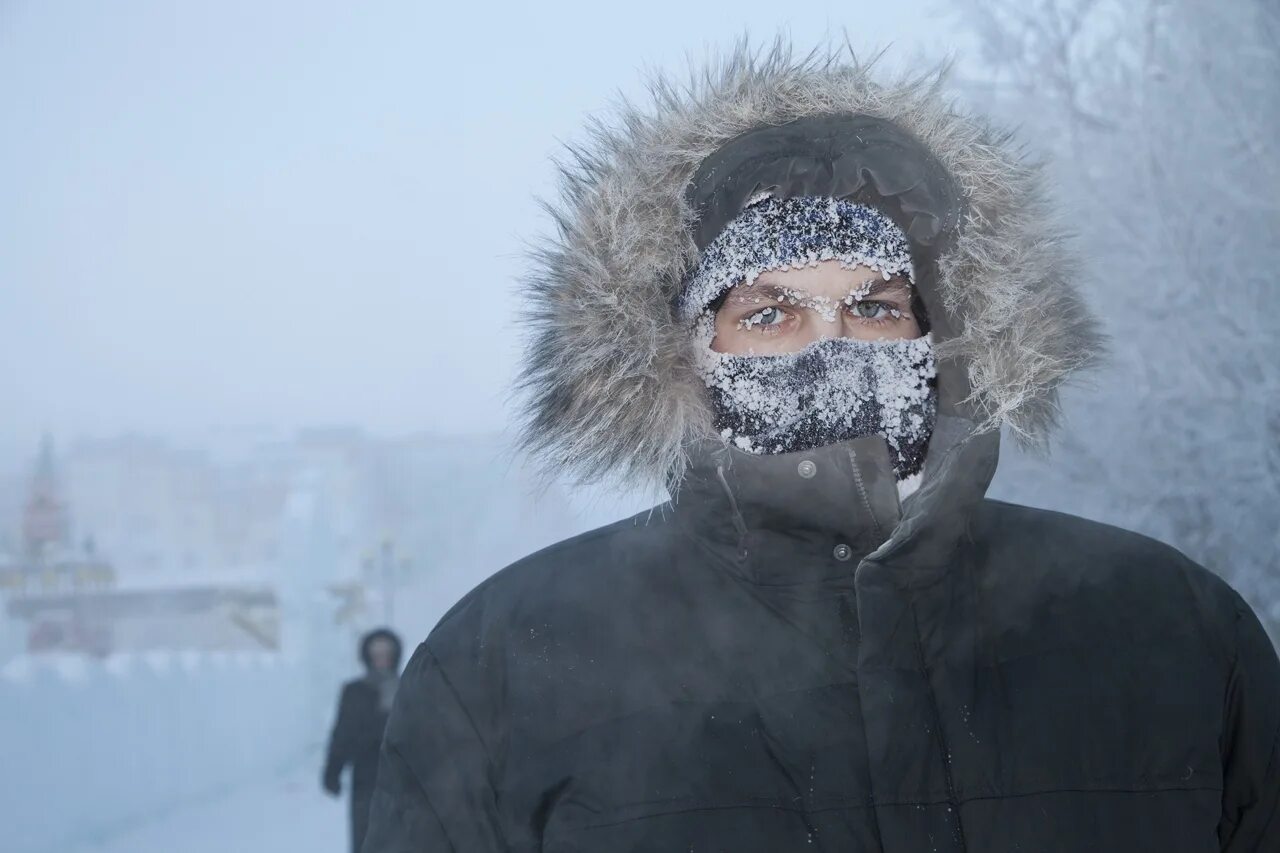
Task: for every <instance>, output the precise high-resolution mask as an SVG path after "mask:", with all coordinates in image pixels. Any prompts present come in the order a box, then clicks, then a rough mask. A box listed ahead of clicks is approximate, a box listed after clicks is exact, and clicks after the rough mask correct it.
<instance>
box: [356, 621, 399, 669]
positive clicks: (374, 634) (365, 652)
mask: <svg viewBox="0 0 1280 853" xmlns="http://www.w3.org/2000/svg"><path fill="white" fill-rule="evenodd" d="M379 639H384V640H390V641H391V645H392V646H393V647H394V648H395V651H394V652H393V653H392V658H391V659H392V661H393V664H392V669H393V670H394V671H395V672H399V671H400V655H401V652H402V646H401V643H400V637H399V636H398V635H397V634H396V632H395V631H392V630H391V629H390V628H375V629H374V630H372V631H370V632H369V633H367V634H365V635H364V636H363V637H361V638H360V662H361V663H362V664H364V668H365V669H367V670H369V671H370V672H372V671H373V665H372V664H371V663H370V662H369V647H370V646H371V645H373V642H374V640H379Z"/></svg>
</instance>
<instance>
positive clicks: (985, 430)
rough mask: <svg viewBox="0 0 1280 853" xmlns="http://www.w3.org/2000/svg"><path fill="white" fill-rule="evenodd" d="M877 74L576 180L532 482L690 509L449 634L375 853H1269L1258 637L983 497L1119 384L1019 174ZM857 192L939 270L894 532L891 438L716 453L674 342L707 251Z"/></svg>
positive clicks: (683, 114) (693, 124)
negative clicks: (922, 402)
mask: <svg viewBox="0 0 1280 853" xmlns="http://www.w3.org/2000/svg"><path fill="white" fill-rule="evenodd" d="M869 73H870V72H869V69H867V68H865V67H863V66H858V65H849V64H840V63H839V62H833V61H824V60H820V59H819V60H812V59H810V60H804V61H800V62H795V61H792V60H791V58H790V57H789V56H788V55H787V53H786V51H785V50H781V49H779V50H776V51H775V52H774V53H772V54H770V55H768V56H766V57H764V58H763V59H761V58H759V57H753V56H752V55H751V54H750V53H747V52H740V53H739V54H737V55H735V56H734V57H733V58H731V59H730V60H729V61H728V62H727V63H726V64H725V65H724V66H723V67H721V68H718V69H713V70H712V71H711V72H708V73H706V74H704V75H701V76H699V78H698V82H697V83H695V84H694V85H693V86H692V87H691V88H688V89H681V88H680V87H678V86H675V85H673V84H665V85H661V84H660V85H658V86H656V87H655V92H656V97H657V103H656V106H655V108H654V110H653V111H652V112H651V113H641V112H639V111H638V110H634V109H633V111H632V112H629V113H628V114H626V115H625V116H624V117H623V119H622V120H621V121H619V122H618V127H619V128H620V129H618V130H609V129H607V128H605V129H601V130H600V132H599V133H598V134H597V138H596V140H595V142H596V144H597V145H598V149H597V150H595V151H590V152H586V153H581V154H580V156H579V157H578V158H577V160H576V161H575V162H576V165H575V166H573V167H572V168H573V169H576V171H573V172H571V173H570V174H569V175H568V176H567V178H566V189H565V201H564V204H563V206H562V208H561V209H560V210H559V213H558V221H559V223H560V226H561V233H560V235H559V236H558V237H557V238H556V240H555V241H553V243H552V244H551V245H549V246H548V247H547V248H546V249H545V251H544V252H543V254H542V263H543V268H542V272H541V274H540V277H539V278H538V279H537V281H536V282H534V285H533V286H534V300H535V302H534V305H535V310H534V313H533V315H532V316H533V318H534V322H535V329H536V332H537V337H536V339H535V341H534V344H533V347H532V349H531V352H530V357H529V362H528V364H526V367H525V382H526V385H527V386H528V387H529V389H530V390H531V391H532V393H533V395H534V401H533V403H532V412H531V414H532V421H531V426H530V433H529V437H530V446H531V447H532V448H533V449H534V450H536V451H540V452H541V453H543V454H544V456H545V457H547V458H550V459H551V460H553V461H554V462H559V463H561V464H571V465H575V466H577V468H578V470H580V471H582V472H584V473H586V474H588V475H591V474H596V475H602V474H608V473H613V474H621V475H623V476H626V475H628V474H629V475H634V476H643V475H646V474H648V475H652V476H661V475H663V474H667V475H670V479H669V480H668V483H669V486H670V488H671V491H672V499H671V500H670V501H668V502H666V503H664V504H661V505H659V506H658V507H655V508H654V509H653V510H652V511H650V512H647V513H643V514H641V515H639V516H636V517H635V518H632V519H628V520H625V521H621V522H618V523H616V524H613V525H611V526H609V527H606V528H603V529H601V530H596V531H593V532H591V533H587V534H584V535H582V536H579V537H576V538H574V539H571V540H569V541H566V542H562V543H560V544H558V545H555V546H552V547H551V548H548V549H546V550H544V551H542V552H539V553H537V554H535V555H533V556H531V557H528V558H526V559H524V560H522V561H520V562H518V563H516V564H515V565H513V566H510V567H508V568H507V569H505V570H503V571H501V572H499V573H498V574H496V575H494V576H493V577H491V578H490V579H489V580H488V581H486V582H484V583H483V584H481V585H480V586H479V587H478V588H477V589H476V590H474V591H473V592H472V593H470V594H469V595H468V596H466V597H465V598H464V599H463V600H462V601H461V602H459V603H458V604H457V605H456V606H455V607H454V608H453V609H452V610H451V611H449V613H448V614H447V615H446V616H445V617H444V618H443V619H442V620H441V621H440V623H439V624H438V625H437V627H436V628H435V630H433V631H432V633H431V634H430V636H429V637H428V638H427V639H426V641H425V642H424V643H422V645H421V646H419V648H418V649H417V651H416V653H415V654H414V656H413V658H412V659H411V661H410V662H409V664H408V667H407V669H406V672H405V675H404V678H403V681H402V686H401V690H400V693H399V695H398V696H397V700H396V705H395V708H394V709H393V712H392V716H391V720H390V722H389V724H388V728H387V734H386V738H385V741H384V744H383V752H382V761H381V765H380V769H379V776H378V785H377V790H376V792H375V795H374V801H373V807H372V826H371V832H370V837H369V839H368V842H367V843H366V846H365V848H364V850H365V851H366V853H402V852H403V853H408V851H460V853H463V852H465V853H497V851H520V853H532V852H533V851H542V853H628V851H697V852H698V853H702V852H703V851H705V853H713V851H724V853H788V851H840V853H852V851H859V853H861V851H866V853H880V851H886V853H899V852H901V853H921V851H982V853H1004V851H1010V853H1011V851H1036V853H1044V852H1045V851H1064V853H1065V851H1071V853H1085V851H1088V853H1121V851H1124V853H1131V852H1132V851H1160V853H1180V852H1181V851H1185V853H1208V851H1231V852H1232V853H1245V851H1249V853H1263V851H1277V850H1280V755H1278V753H1277V750H1278V744H1277V737H1278V736H1280V662H1278V661H1277V657H1276V653H1275V650H1274V648H1273V647H1272V645H1271V643H1270V642H1269V640H1268V638H1267V636H1266V634H1265V633H1264V631H1263V630H1262V628H1261V626H1260V624H1259V622H1258V620H1257V619H1256V617H1255V616H1254V614H1253V613H1252V611H1251V610H1250V609H1249V607H1248V605H1247V604H1245V602H1244V601H1243V600H1242V599H1241V598H1240V597H1239V596H1238V595H1237V594H1236V593H1235V592H1234V591H1233V590H1232V589H1231V588H1230V587H1229V586H1228V585H1227V584H1226V583H1224V582H1223V581H1222V580H1220V579H1219V578H1218V577H1217V576H1215V575H1214V574H1212V573H1210V572H1209V571H1207V570H1205V569H1203V568H1201V567H1200V566H1198V565H1196V564H1194V563H1193V562H1191V561H1190V560H1188V559H1187V558H1186V557H1184V556H1182V555H1181V554H1179V553H1178V552H1177V551H1175V550H1174V549H1172V548H1169V547H1167V546H1165V545H1162V544H1160V543H1158V542H1155V541H1153V540H1150V539H1147V538H1145V537H1142V536H1139V535H1137V534H1133V533H1129V532H1126V531H1123V530H1120V529H1117V528H1115V527H1110V526H1107V525H1104V524H1099V523H1096V522H1091V521H1085V520H1083V519H1079V518H1074V517H1071V516H1067V515H1062V514H1060V513H1054V512H1048V511H1044V510H1038V509H1032V508H1027V507H1020V506H1014V505H1011V504H1007V503H1002V502H999V501H994V500H990V499H988V498H986V497H985V492H986V489H987V486H988V484H989V483H990V481H991V478H992V475H993V474H994V471H995V467H996V462H997V458H998V447H999V440H1000V439H999V431H998V428H999V427H1005V428H1006V429H1007V430H1008V431H1009V432H1011V433H1013V434H1014V435H1017V436H1020V437H1023V438H1025V439H1027V440H1029V441H1032V442H1036V441H1040V440H1043V438H1044V436H1045V435H1046V433H1047V430H1048V428H1049V426H1050V424H1051V421H1052V413H1053V410H1054V408H1055V405H1056V391H1057V388H1058V386H1059V384H1060V383H1061V381H1062V380H1063V379H1064V378H1065V377H1066V376H1067V375H1068V374H1069V373H1070V372H1071V371H1072V370H1075V369H1079V368H1082V367H1086V366H1088V365H1089V364H1090V363H1091V361H1092V360H1093V358H1094V356H1095V355H1096V352H1097V350H1098V348H1099V336H1098V334H1097V333H1096V332H1095V331H1094V326H1093V321H1092V318H1091V317H1090V315H1089V312H1088V311H1087V308H1086V306H1085V305H1084V303H1083V300H1082V299H1081V298H1080V297H1079V296H1078V294H1077V293H1076V292H1075V291H1074V289H1073V288H1072V286H1071V281H1070V279H1071V275H1072V273H1071V269H1072V267H1071V265H1070V258H1069V255H1068V254H1067V253H1066V249H1065V248H1064V244H1063V243H1062V241H1061V239H1060V235H1058V234H1057V232H1056V231H1055V230H1054V228H1053V225H1052V218H1051V216H1050V215H1049V213H1048V209H1047V208H1046V207H1045V205H1044V202H1043V199H1042V197H1041V195H1040V189H1039V181H1038V179H1037V176H1036V172H1035V169H1034V168H1033V167H1032V166H1029V165H1027V164H1026V163H1024V162H1023V161H1022V160H1020V159H1019V157H1018V155H1017V153H1016V151H1015V150H1014V148H1013V146H1012V143H1011V142H1009V140H1008V138H1007V137H1006V136H1004V135H1002V134H1000V133H998V132H997V131H994V130H991V129H990V128H989V127H988V126H987V125H986V124H985V123H984V122H982V121H980V120H978V119H974V118H972V117H966V116H962V115H959V114H957V113H956V112H955V111H954V110H952V109H951V108H950V107H948V106H947V105H946V104H945V103H944V102H942V101H941V100H940V99H939V97H938V95H937V93H936V90H935V87H934V86H933V85H932V84H930V83H929V82H928V81H920V80H917V81H914V82H913V81H907V82H904V83H898V84H892V85H887V86H886V85H882V84H876V83H875V82H873V81H872V80H871V79H870V77H869ZM833 116H836V117H837V118H836V119H832V117H833ZM840 116H848V117H851V121H854V124H852V125H851V124H848V123H845V124H841V123H840V120H839V119H838V117H840ZM864 118H870V119H875V121H870V122H869V125H870V126H871V127H872V128H873V132H871V133H869V134H863V133H862V132H861V131H860V130H859V131H857V132H854V133H852V137H853V138H854V139H855V141H854V142H849V141H848V139H849V136H850V134H848V133H845V131H846V130H848V129H849V128H850V127H853V126H855V125H857V126H858V127H860V126H861V125H860V124H859V123H860V122H863V120H864ZM813 119H817V121H816V123H815V122H814V121H811V120H813ZM829 120H831V121H834V122H835V124H837V125H840V127H841V128H843V129H842V130H841V131H840V132H839V133H832V134H831V135H830V136H823V135H822V134H823V133H825V131H819V130H818V129H815V128H818V127H820V126H821V125H824V124H826V123H829ZM793 122H794V124H792V123H793ZM762 128H782V129H783V131H782V132H779V133H774V132H773V131H768V133H770V134H773V136H771V137H770V140H769V141H767V144H766V143H760V144H756V143H752V144H749V145H747V144H745V143H744V145H745V147H744V145H738V141H739V140H742V139H743V138H744V135H748V134H751V133H752V132H754V131H756V130H759V129H762ZM881 131H883V133H881ZM901 135H905V137H906V139H907V141H905V142H904V141H903V138H902V136H901ZM760 138H762V137H757V138H756V140H757V142H759V139H760ZM876 139H880V140H881V141H880V142H876V141H875V140H876ZM837 141H838V142H839V144H837ZM735 145H737V148H736V149H734V146H735ZM860 145H864V148H865V150H864V148H859V147H858V146H860ZM913 146H914V147H913ZM730 149H734V150H737V151H738V152H739V153H740V154H743V156H741V157H737V156H735V157H726V156H723V152H725V151H726V150H730ZM872 149H875V150H872ZM917 149H918V150H917ZM769 151H774V153H775V154H776V155H777V156H773V155H770V154H769ZM743 152H745V153H743ZM850 152H854V153H853V154H850ZM895 152H896V153H895ZM766 155H768V156H766ZM846 155H848V159H846ZM895 157H896V158H898V160H897V161H895V159H894V158H895ZM886 158H887V159H886ZM851 161H852V164H851ZM709 162H714V163H716V164H717V165H716V167H715V169H713V170H711V171H717V170H718V175H711V176H710V177H709V178H708V176H707V174H706V172H707V171H708V170H707V169H702V170H701V171H700V170H699V169H700V167H702V166H706V164H707V163H709ZM895 163H896V166H898V167H901V168H896V169H895V168H890V166H892V165H895ZM770 164H772V165H770ZM886 164H889V165H886ZM708 181H709V184H710V188H708ZM866 184H870V185H873V186H872V187H871V189H874V190H875V191H876V193H877V194H878V195H879V196H880V197H881V198H882V199H886V200H890V201H893V200H896V202H897V203H896V204H887V206H888V207H890V208H892V210H893V212H894V215H895V216H896V217H898V218H900V220H902V223H903V225H904V230H907V231H908V233H909V234H911V235H912V237H913V239H917V240H918V241H919V243H920V244H921V245H922V246H923V247H924V249H922V253H921V262H922V269H924V270H925V272H926V274H925V275H922V276H921V280H922V281H924V282H926V283H925V284H924V285H923V292H922V297H923V298H924V299H925V302H926V305H927V307H928V311H929V316H930V319H931V322H932V326H933V332H932V333H933V335H934V338H935V340H936V341H938V352H939V356H940V367H939V375H940V379H939V392H940V404H939V405H940V409H939V410H940V415H939V419H938V424H937V427H936V428H935V431H934V434H933V437H932V440H931V442H930V446H929V451H928V455H927V457H926V461H925V469H924V477H923V482H922V485H921V486H920V488H919V490H918V491H916V492H915V493H914V494H912V495H910V496H909V497H908V498H906V499H905V500H900V499H899V496H898V492H897V489H896V487H895V482H894V478H893V473H892V466H891V464H890V460H889V453H888V449H887V446H886V445H885V442H884V441H883V440H882V439H880V438H878V437H875V436H871V437H865V438H860V439H855V440H853V441H850V442H845V443H842V444H838V445H833V446H829V447H824V448H820V449H817V450H811V451H804V452H799V453H793V454H780V455H771V456H756V455H751V454H747V453H744V452H742V451H739V450H737V449H734V448H732V447H730V446H727V445H725V444H724V443H723V442H722V441H718V440H717V439H716V437H715V436H714V435H708V434H707V429H706V424H707V423H708V418H707V413H706V402H705V396H704V394H703V392H702V389H701V388H700V386H699V384H698V382H699V380H698V378H697V376H696V375H695V374H694V373H693V371H692V369H691V368H690V362H691V359H690V358H689V354H688V343H687V340H686V338H685V336H686V332H685V330H682V329H679V328H677V327H676V324H675V323H674V321H673V320H672V319H671V311H670V305H671V300H672V297H673V288H675V287H677V286H678V285H677V282H678V281H679V280H680V276H681V274H682V271H683V270H687V269H688V268H689V265H690V264H691V263H692V260H693V259H694V258H695V257H696V253H697V251H698V249H699V248H700V245H705V241H704V239H703V238H702V237H699V236H698V235H697V228H695V227H694V225H693V224H691V223H697V222H705V221H707V219H708V218H714V217H716V216H720V217H721V218H724V215H725V213H724V211H723V210H720V208H727V209H728V213H729V214H731V213H732V211H733V210H734V209H736V207H737V206H739V205H740V204H741V203H742V200H743V199H744V198H746V197H747V196H749V195H750V194H752V193H754V192H755V191H758V190H759V189H760V187H761V186H766V187H769V188H772V189H773V190H775V191H777V192H781V193H784V194H785V193H789V192H790V193H806V194H816V193H825V194H834V193H839V194H842V195H845V194H848V195H853V194H856V193H857V192H860V191H862V190H863V189H865V188H866V187H865V186H864V185H866ZM691 188H692V189H691ZM956 208H962V209H961V210H960V212H959V213H958V214H957V215H955V216H952V215H950V213H949V211H950V210H954V209H956ZM926 250H927V251H926ZM682 341H683V343H682Z"/></svg>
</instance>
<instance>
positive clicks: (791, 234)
mask: <svg viewBox="0 0 1280 853" xmlns="http://www.w3.org/2000/svg"><path fill="white" fill-rule="evenodd" d="M824 260H837V261H839V262H840V264H841V265H842V266H846V267H854V266H864V267H868V268H870V269H873V270H875V271H877V272H879V273H880V274H881V275H883V276H884V278H885V279H886V280H887V279H889V278H892V277H893V276H901V277H903V278H905V279H906V280H907V281H908V282H910V283H911V284H912V285H914V283H915V272H914V269H913V267H912V263H911V246H910V243H909V242H908V240H907V237H906V235H905V234H903V233H902V230H901V229H900V228H898V226H897V225H895V224H894V223H893V221H892V220H890V219H889V218H888V217H887V216H885V215H884V214H883V213H881V212H880V211H878V210H876V209H875V208H872V207H869V206H867V205H864V204H859V203H856V202H851V201H847V200H841V199H834V198H827V197H820V196H799V197H793V198H784V199H777V198H772V197H768V196H765V197H761V198H758V199H754V200H753V201H752V202H750V203H748V205H747V206H746V208H745V209H744V210H743V211H742V212H741V213H740V214H738V216H737V217H736V218H735V219H733V220H732V221H731V222H729V224H728V225H726V226H725V227H724V229H723V230H722V231H721V232H720V233H719V234H718V235H717V236H716V238H715V239H714V240H713V241H712V242H711V243H710V244H709V245H708V246H707V247H706V249H705V250H704V251H703V253H702V256H701V258H700V259H699V261H698V265H697V267H696V269H695V270H694V271H693V274H692V275H691V276H690V277H689V278H688V279H687V280H686V282H685V286H684V288H683V291H682V293H681V297H680V301H679V304H678V311H679V313H680V316H681V319H682V320H684V321H685V322H687V323H689V324H690V326H691V328H692V329H693V333H694V335H695V339H696V341H695V349H696V351H697V353H698V359H699V367H700V369H701V373H702V376H703V380H704V381H705V382H706V384H707V388H708V390H709V392H710V399H711V406H712V411H713V414H714V422H715V428H716V429H717V430H718V431H719V432H720V434H721V436H722V437H723V438H724V439H725V440H727V441H730V442H732V443H733V444H734V445H735V446H736V447H738V448H740V449H742V450H745V451H747V452H749V453H790V452H794V451H798V450H808V449H811V448H815V447H823V446H826V445H829V444H835V443H837V442H840V441H846V440H848V439H851V438H857V437H860V436H864V435H881V436H883V437H884V438H885V440H886V441H887V442H888V444H889V449H890V458H891V460H892V462H893V466H894V471H895V473H896V475H897V478H898V481H899V492H900V494H902V495H903V496H905V495H906V494H909V493H910V492H911V491H913V490H914V488H915V487H916V485H918V482H919V474H920V470H921V468H922V467H923V464H924V454H925V450H926V448H927V447H928V442H929V436H930V434H931V433H932V431H933V425H934V420H935V418H936V416H937V393H936V390H935V389H936V376H937V370H936V367H935V364H934V358H933V342H932V339H931V338H930V336H929V335H928V334H926V335H924V336H923V337H920V338H916V339H910V340H887V341H862V340H857V339H853V338H844V337H841V338H827V339H823V340H820V341H817V342H815V343H813V344H810V345H809V346H808V347H805V348H804V349H802V350H800V351H799V352H794V353H786V354H782V355H746V356H743V355H731V354H727V353H718V352H715V351H714V350H712V349H711V342H712V338H713V337H714V334H715V325H714V323H715V320H714V316H715V310H716V308H717V307H718V304H719V301H720V299H721V297H723V296H724V295H725V294H727V293H728V291H729V290H730V289H731V288H733V287H735V286H739V285H742V286H745V285H748V284H750V283H751V282H753V281H754V280H755V279H756V277H757V276H758V275H759V274H760V273H762V272H765V271H767V270H776V269H787V268H800V267H804V266H814V265H816V264H817V263H819V262H820V261H824ZM865 295H866V288H863V289H862V291H858V290H855V291H852V292H850V293H849V294H848V295H847V296H846V297H845V298H844V299H843V300H842V301H841V302H842V303H843V304H841V303H836V302H831V301H830V300H824V299H820V298H817V299H815V298H814V297H809V296H806V295H804V294H799V293H797V294H795V295H794V296H788V297H787V299H788V301H789V302H791V303H792V304H797V305H801V304H803V305H805V306H806V307H810V308H812V309H814V310H817V311H819V312H820V313H823V314H827V315H828V316H832V317H833V316H834V314H835V312H836V311H840V310H847V309H849V308H851V307H852V306H854V305H855V304H856V303H857V302H858V301H860V300H861V299H862V298H863V296H865ZM913 301H916V300H913Z"/></svg>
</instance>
